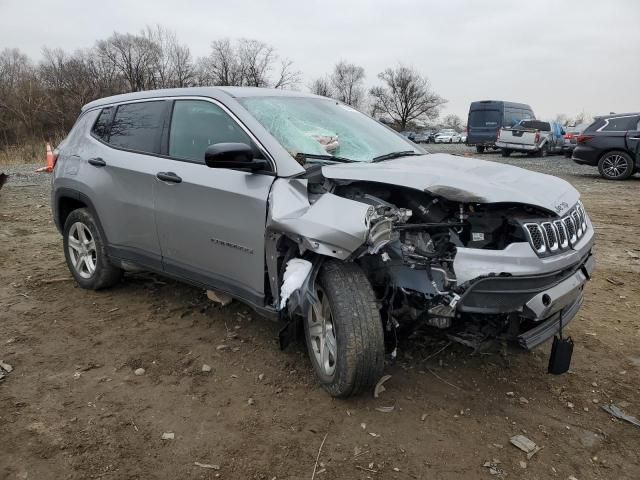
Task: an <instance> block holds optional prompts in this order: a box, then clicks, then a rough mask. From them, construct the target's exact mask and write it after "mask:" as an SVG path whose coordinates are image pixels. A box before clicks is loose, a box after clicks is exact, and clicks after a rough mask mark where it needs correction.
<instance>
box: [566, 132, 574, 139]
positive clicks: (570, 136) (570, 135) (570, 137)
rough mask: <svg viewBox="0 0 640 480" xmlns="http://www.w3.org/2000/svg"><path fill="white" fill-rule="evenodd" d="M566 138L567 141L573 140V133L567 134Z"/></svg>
mask: <svg viewBox="0 0 640 480" xmlns="http://www.w3.org/2000/svg"><path fill="white" fill-rule="evenodd" d="M564 138H565V139H566V140H571V139H572V138H573V133H565V134H564Z"/></svg>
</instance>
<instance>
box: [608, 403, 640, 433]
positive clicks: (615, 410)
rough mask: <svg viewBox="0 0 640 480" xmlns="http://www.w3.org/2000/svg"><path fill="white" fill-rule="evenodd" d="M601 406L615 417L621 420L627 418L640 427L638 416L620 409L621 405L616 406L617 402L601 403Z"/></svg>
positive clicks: (626, 419)
mask: <svg viewBox="0 0 640 480" xmlns="http://www.w3.org/2000/svg"><path fill="white" fill-rule="evenodd" d="M600 407H601V408H602V409H603V410H604V411H605V412H607V413H608V414H610V415H613V416H614V417H616V418H619V419H620V420H625V421H627V422H629V423H631V424H633V425H635V426H636V427H640V420H638V419H637V418H636V417H632V416H631V415H627V414H626V413H624V412H623V411H622V410H621V409H620V407H618V406H616V405H615V404H613V403H609V404H605V405H601V406H600Z"/></svg>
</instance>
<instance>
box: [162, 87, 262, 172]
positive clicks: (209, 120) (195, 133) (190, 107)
mask: <svg viewBox="0 0 640 480" xmlns="http://www.w3.org/2000/svg"><path fill="white" fill-rule="evenodd" d="M216 143H244V144H246V145H249V146H250V147H252V148H253V149H254V150H256V151H257V149H256V148H255V146H254V144H253V142H252V141H251V139H250V138H249V135H247V134H246V133H245V131H244V130H242V128H240V125H238V123H237V122H236V121H235V120H233V119H232V118H231V117H230V116H229V115H228V114H227V113H226V112H225V111H224V110H223V109H222V108H220V107H219V106H218V105H216V104H214V103H211V102H208V101H205V100H176V102H175V104H174V106H173V113H172V115H171V131H170V132H169V156H171V157H173V158H178V159H181V160H189V161H194V162H198V163H202V164H204V152H205V150H206V149H207V148H208V147H209V146H211V145H214V144H216Z"/></svg>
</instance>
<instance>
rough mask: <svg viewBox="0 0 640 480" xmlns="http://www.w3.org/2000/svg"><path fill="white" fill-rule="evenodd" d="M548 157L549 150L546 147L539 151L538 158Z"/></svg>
mask: <svg viewBox="0 0 640 480" xmlns="http://www.w3.org/2000/svg"><path fill="white" fill-rule="evenodd" d="M547 155H549V149H548V148H547V146H546V145H543V146H542V148H541V149H540V150H538V156H539V157H546V156H547Z"/></svg>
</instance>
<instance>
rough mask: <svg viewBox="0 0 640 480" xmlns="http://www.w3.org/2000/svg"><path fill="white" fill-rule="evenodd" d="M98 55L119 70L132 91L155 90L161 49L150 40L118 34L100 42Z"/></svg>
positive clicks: (97, 50) (97, 49)
mask: <svg viewBox="0 0 640 480" xmlns="http://www.w3.org/2000/svg"><path fill="white" fill-rule="evenodd" d="M96 53H97V55H98V56H100V57H102V59H104V60H106V61H108V62H110V63H111V64H112V65H114V66H115V67H116V68H117V69H118V71H119V72H120V74H121V75H122V76H123V77H124V78H125V80H126V81H127V82H128V84H129V90H130V91H133V92H137V91H140V90H144V89H147V88H153V86H154V85H155V84H156V81H157V79H156V77H155V73H154V68H155V67H156V66H157V64H158V58H159V57H160V47H159V46H158V44H157V43H155V42H153V41H151V40H150V39H149V38H147V37H145V36H142V35H132V34H130V33H125V34H121V33H117V32H116V33H114V34H113V35H112V36H111V37H109V38H108V39H106V40H100V41H98V43H97V45H96Z"/></svg>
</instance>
